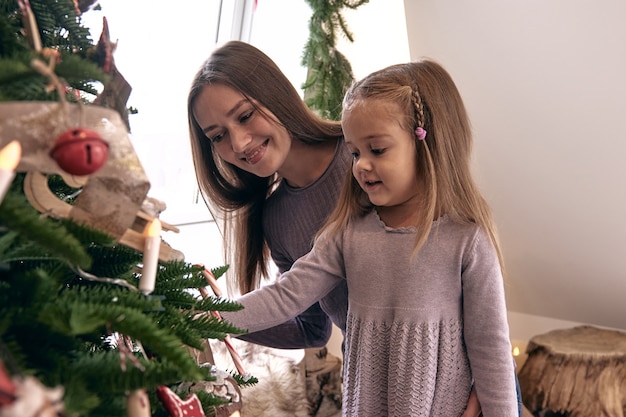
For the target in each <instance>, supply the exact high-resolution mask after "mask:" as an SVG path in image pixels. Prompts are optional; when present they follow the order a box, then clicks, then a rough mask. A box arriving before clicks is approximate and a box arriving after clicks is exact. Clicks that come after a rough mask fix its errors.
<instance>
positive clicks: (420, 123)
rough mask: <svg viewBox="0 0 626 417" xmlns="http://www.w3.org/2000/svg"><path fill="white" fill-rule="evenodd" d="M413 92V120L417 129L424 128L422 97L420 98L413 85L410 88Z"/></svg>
mask: <svg viewBox="0 0 626 417" xmlns="http://www.w3.org/2000/svg"><path fill="white" fill-rule="evenodd" d="M411 90H412V92H413V105H414V106H415V120H416V122H417V126H415V127H416V128H417V127H421V128H422V129H423V128H424V103H422V97H421V96H420V93H419V90H418V89H417V85H415V84H414V85H413V86H412V87H411Z"/></svg>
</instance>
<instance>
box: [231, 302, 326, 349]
mask: <svg viewBox="0 0 626 417" xmlns="http://www.w3.org/2000/svg"><path fill="white" fill-rule="evenodd" d="M332 330H333V325H332V322H331V320H330V318H329V317H328V316H327V315H326V313H324V311H323V310H322V309H321V307H320V305H319V303H315V304H313V305H312V306H311V307H309V308H308V309H307V310H306V311H305V312H304V313H302V314H300V315H299V316H297V317H296V318H294V319H291V320H288V321H286V322H284V323H282V324H279V325H278V326H274V327H271V328H269V329H266V330H260V331H258V332H254V333H248V334H244V335H237V336H236V337H237V338H238V339H241V340H245V341H247V342H252V343H256V344H258V345H263V346H268V347H272V348H278V349H306V348H314V347H323V346H325V345H326V343H328V340H329V339H330V335H331V333H332Z"/></svg>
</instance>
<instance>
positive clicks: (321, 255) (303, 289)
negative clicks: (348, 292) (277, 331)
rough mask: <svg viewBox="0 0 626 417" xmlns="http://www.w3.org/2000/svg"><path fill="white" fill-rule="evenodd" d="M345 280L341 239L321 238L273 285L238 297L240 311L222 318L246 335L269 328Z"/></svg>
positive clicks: (293, 314) (224, 313) (229, 313)
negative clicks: (320, 240) (244, 330)
mask: <svg viewBox="0 0 626 417" xmlns="http://www.w3.org/2000/svg"><path fill="white" fill-rule="evenodd" d="M344 280H345V267H344V261H343V256H342V248H341V238H340V237H339V236H337V237H336V238H332V239H324V240H323V243H319V241H318V243H316V245H315V246H314V247H313V249H312V250H311V252H309V253H308V254H307V255H305V256H303V257H302V258H300V259H299V260H297V261H296V262H295V263H294V264H293V266H292V268H291V269H290V270H289V271H286V272H285V273H284V274H283V275H282V276H281V278H280V279H279V280H277V281H276V282H275V283H273V284H271V285H267V286H264V287H261V288H259V289H257V290H255V291H252V292H250V293H248V294H246V295H244V296H242V297H240V298H238V299H237V300H236V301H237V302H238V303H240V304H242V305H243V307H244V309H243V310H240V311H237V312H228V313H227V312H223V314H222V317H223V318H224V319H225V320H226V321H228V322H230V323H231V324H234V325H235V326H237V327H239V328H242V329H246V330H248V331H249V332H256V331H259V330H263V329H268V328H271V327H274V326H277V325H279V324H281V323H284V322H285V321H286V320H288V319H289V318H292V317H295V316H297V315H298V314H300V313H302V312H303V311H305V310H307V308H308V307H309V306H311V305H312V304H313V303H315V302H316V301H318V300H320V299H321V298H323V297H324V296H326V295H327V294H328V293H329V292H331V291H332V290H333V289H334V288H335V287H336V286H337V285H339V284H341V283H343V282H344Z"/></svg>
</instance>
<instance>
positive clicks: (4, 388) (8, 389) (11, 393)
mask: <svg viewBox="0 0 626 417" xmlns="http://www.w3.org/2000/svg"><path fill="white" fill-rule="evenodd" d="M15 393H16V388H15V384H14V383H13V381H12V380H11V377H10V376H9V373H8V372H7V370H6V369H5V368H4V365H3V364H2V361H0V408H2V406H5V405H9V404H11V403H13V401H15V398H16V397H15Z"/></svg>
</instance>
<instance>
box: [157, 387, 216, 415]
mask: <svg viewBox="0 0 626 417" xmlns="http://www.w3.org/2000/svg"><path fill="white" fill-rule="evenodd" d="M157 396H158V397H159V400H161V403H163V406H164V407H165V409H166V410H167V411H168V413H169V414H170V417H206V416H205V414H204V410H202V403H200V400H199V399H198V396H197V395H196V394H190V395H189V396H188V397H187V398H185V399H184V400H183V399H181V398H180V397H179V396H178V395H176V393H175V392H174V391H172V390H171V389H169V388H168V387H166V386H160V387H158V388H157Z"/></svg>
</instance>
